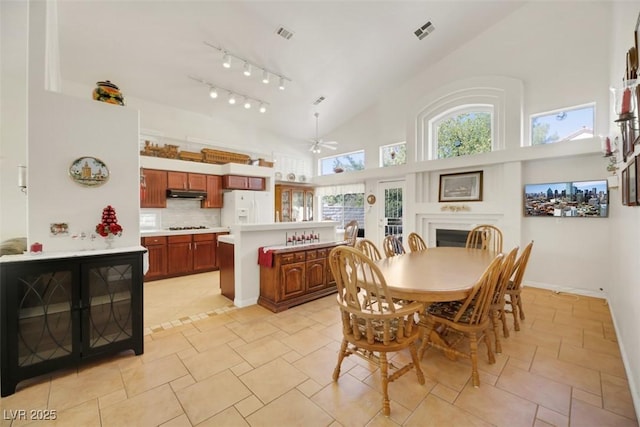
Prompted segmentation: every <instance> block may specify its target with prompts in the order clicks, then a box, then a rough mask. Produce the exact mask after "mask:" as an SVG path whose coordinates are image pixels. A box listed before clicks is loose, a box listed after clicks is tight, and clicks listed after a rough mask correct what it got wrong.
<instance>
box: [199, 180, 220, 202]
mask: <svg viewBox="0 0 640 427" xmlns="http://www.w3.org/2000/svg"><path fill="white" fill-rule="evenodd" d="M206 181H207V183H206V187H207V198H206V199H205V200H203V201H202V203H201V207H203V208H221V207H222V177H221V176H219V175H206Z"/></svg>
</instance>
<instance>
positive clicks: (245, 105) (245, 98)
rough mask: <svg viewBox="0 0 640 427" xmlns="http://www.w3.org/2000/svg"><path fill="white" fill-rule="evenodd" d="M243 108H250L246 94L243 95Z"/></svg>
mask: <svg viewBox="0 0 640 427" xmlns="http://www.w3.org/2000/svg"><path fill="white" fill-rule="evenodd" d="M244 108H246V109H247V110H248V109H250V108H251V101H250V100H249V99H248V98H247V97H246V96H245V97H244Z"/></svg>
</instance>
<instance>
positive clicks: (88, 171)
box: [69, 157, 109, 187]
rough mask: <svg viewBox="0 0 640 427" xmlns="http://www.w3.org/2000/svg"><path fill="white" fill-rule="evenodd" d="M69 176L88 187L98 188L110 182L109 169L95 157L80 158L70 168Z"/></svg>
mask: <svg viewBox="0 0 640 427" xmlns="http://www.w3.org/2000/svg"><path fill="white" fill-rule="evenodd" d="M69 176H70V177H71V179H73V180H74V181H75V182H77V183H78V184H80V185H84V186H87V187H98V186H100V185H102V184H104V183H105V182H107V181H108V180H109V168H107V165H106V164H105V163H104V162H103V161H102V160H100V159H96V158H95V157H80V158H77V159H75V160H74V161H73V162H72V163H71V166H69Z"/></svg>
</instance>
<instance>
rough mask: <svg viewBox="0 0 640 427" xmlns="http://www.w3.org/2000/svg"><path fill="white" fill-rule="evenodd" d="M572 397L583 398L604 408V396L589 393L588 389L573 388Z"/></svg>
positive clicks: (584, 400)
mask: <svg viewBox="0 0 640 427" xmlns="http://www.w3.org/2000/svg"><path fill="white" fill-rule="evenodd" d="M571 398H572V399H578V400H582V401H583V402H586V403H588V404H590V405H593V406H597V407H598V408H602V396H600V395H597V394H593V393H589V392H588V391H584V390H581V389H579V388H575V387H574V388H573V392H572V393H571Z"/></svg>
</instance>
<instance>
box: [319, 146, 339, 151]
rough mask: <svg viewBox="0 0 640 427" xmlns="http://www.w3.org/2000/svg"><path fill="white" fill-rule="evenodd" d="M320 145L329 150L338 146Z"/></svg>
mask: <svg viewBox="0 0 640 427" xmlns="http://www.w3.org/2000/svg"><path fill="white" fill-rule="evenodd" d="M322 147H324V148H328V149H329V150H337V149H338V147H334V146H333V145H323V146H322Z"/></svg>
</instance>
